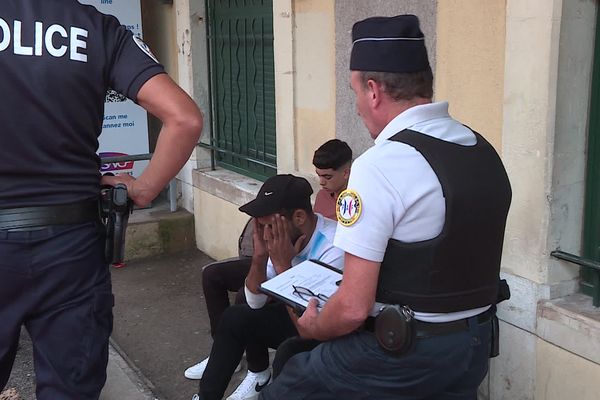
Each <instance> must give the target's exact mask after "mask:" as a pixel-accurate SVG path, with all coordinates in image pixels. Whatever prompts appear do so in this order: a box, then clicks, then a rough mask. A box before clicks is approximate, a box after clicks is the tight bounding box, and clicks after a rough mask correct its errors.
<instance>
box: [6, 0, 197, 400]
mask: <svg viewBox="0 0 600 400" xmlns="http://www.w3.org/2000/svg"><path fill="white" fill-rule="evenodd" d="M0 71H2V76H1V77H0V93H2V105H1V106H0V149H2V156H1V157H0V255H1V256H0V392H1V391H2V389H3V388H4V386H5V385H6V383H7V380H8V378H9V376H10V372H11V368H12V365H13V361H14V359H15V353H16V349H17V346H18V342H19V334H20V331H21V326H25V327H26V329H27V331H28V333H29V335H30V336H31V339H32V342H33V349H34V358H35V375H36V397H37V399H38V400H88V399H89V400H92V399H94V400H95V399H98V397H99V395H100V391H101V389H102V386H103V385H104V382H105V380H106V365H107V360H108V339H109V336H110V333H111V330H112V321H113V317H112V306H113V301H114V300H113V295H112V290H111V282H110V271H109V269H108V268H109V267H108V262H107V260H105V257H104V246H105V243H104V242H105V233H106V231H105V229H104V226H102V224H101V222H100V220H99V215H98V196H99V192H100V184H101V177H100V172H99V171H100V158H99V157H98V155H97V154H96V152H97V150H98V135H100V131H101V130H102V121H103V114H104V100H105V96H106V93H107V91H108V89H109V88H110V89H112V90H114V91H116V92H118V93H120V94H121V95H122V96H126V97H128V98H130V99H132V100H133V101H135V102H137V103H138V104H139V105H141V106H142V107H144V108H145V109H146V110H148V111H149V112H151V113H152V114H154V115H155V116H156V117H158V118H159V119H160V120H161V121H162V122H163V127H162V129H161V132H160V135H159V139H158V144H157V146H156V150H155V152H154V156H153V159H152V161H150V163H149V165H148V167H147V168H146V169H145V171H144V172H143V173H142V174H141V176H140V177H139V178H138V179H137V180H136V179H134V178H132V177H131V176H129V175H125V176H113V177H105V178H102V183H104V184H108V185H113V184H116V183H124V184H126V186H127V189H128V195H129V197H130V198H131V199H132V200H133V201H134V202H135V203H136V204H138V205H146V204H148V203H149V202H150V201H151V200H152V199H154V197H156V196H157V195H158V193H159V192H160V191H161V190H162V189H163V188H164V187H165V185H166V184H167V183H168V181H169V180H170V179H171V178H172V177H173V176H174V175H175V174H176V173H177V172H178V171H179V170H180V169H181V167H182V165H183V164H184V163H185V162H186V161H187V159H188V157H189V155H190V153H191V151H192V150H193V148H194V146H195V145H196V143H197V141H198V137H199V136H200V132H201V130H202V115H201V113H200V110H199V109H198V107H197V106H196V104H195V103H194V101H193V100H192V99H191V98H190V97H189V96H188V95H187V94H185V92H184V91H183V90H181V88H179V87H178V86H177V85H176V84H175V83H174V82H173V81H172V80H171V79H170V78H169V77H168V76H167V75H166V74H165V73H164V72H165V71H164V68H163V67H162V65H160V64H159V63H158V62H157V61H156V60H155V58H154V56H152V54H151V53H150V52H149V50H148V48H147V47H146V46H145V45H144V43H143V42H142V41H141V40H140V39H138V38H136V37H134V35H133V34H132V32H131V31H128V30H127V29H126V28H125V27H124V26H121V25H120V23H119V21H118V20H117V19H116V18H115V17H112V16H108V15H104V14H101V13H100V12H98V11H97V10H96V9H95V8H94V7H92V6H85V5H81V4H80V3H79V2H77V1H76V0H2V1H1V2H0Z"/></svg>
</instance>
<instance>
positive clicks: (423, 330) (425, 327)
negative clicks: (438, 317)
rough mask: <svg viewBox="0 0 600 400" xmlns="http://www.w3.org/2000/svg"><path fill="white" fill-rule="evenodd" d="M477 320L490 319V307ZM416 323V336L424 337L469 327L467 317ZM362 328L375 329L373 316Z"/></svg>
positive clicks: (486, 320)
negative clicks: (447, 320)
mask: <svg viewBox="0 0 600 400" xmlns="http://www.w3.org/2000/svg"><path fill="white" fill-rule="evenodd" d="M475 317H477V322H478V323H479V324H484V323H486V322H489V321H491V319H492V311H491V309H489V310H486V311H484V312H482V313H481V314H479V315H476V316H475ZM415 323H416V325H415V326H416V330H417V332H416V334H417V338H426V337H431V336H440V335H449V334H451V333H456V332H463V331H466V330H467V329H469V318H464V319H459V320H456V321H450V322H440V323H432V322H423V321H419V320H415ZM363 328H364V330H366V331H368V332H374V331H375V317H368V318H367V319H366V321H365V324H364V326H363Z"/></svg>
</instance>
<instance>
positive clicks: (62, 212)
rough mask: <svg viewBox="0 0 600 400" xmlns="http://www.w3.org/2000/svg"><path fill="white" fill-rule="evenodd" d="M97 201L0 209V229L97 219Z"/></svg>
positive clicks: (98, 215)
mask: <svg viewBox="0 0 600 400" xmlns="http://www.w3.org/2000/svg"><path fill="white" fill-rule="evenodd" d="M99 220H100V214H99V210H98V201H96V200H93V201H86V202H81V203H74V204H61V205H55V206H38V207H20V208H5V209H0V230H9V229H23V228H36V227H40V226H48V225H67V224H82V223H84V222H91V221H99Z"/></svg>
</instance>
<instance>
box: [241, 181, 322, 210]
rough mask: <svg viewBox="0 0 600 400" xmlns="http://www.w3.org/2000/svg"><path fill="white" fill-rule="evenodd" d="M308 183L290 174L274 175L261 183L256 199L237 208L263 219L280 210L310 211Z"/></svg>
mask: <svg viewBox="0 0 600 400" xmlns="http://www.w3.org/2000/svg"><path fill="white" fill-rule="evenodd" d="M312 193H313V190H312V187H311V186H310V183H308V181H307V180H306V179H304V178H301V177H299V176H294V175H290V174H285V175H275V176H272V177H270V178H269V179H267V180H266V181H265V183H263V185H262V187H261V188H260V190H259V191H258V194H257V195H256V198H255V199H254V200H252V201H251V202H249V203H246V204H244V205H243V206H241V207H240V208H239V210H240V211H242V212H244V213H246V214H248V215H250V216H251V217H264V216H266V215H271V214H274V213H277V212H280V211H281V210H295V209H298V208H301V209H303V210H311V209H312V205H311V203H310V195H311V194H312Z"/></svg>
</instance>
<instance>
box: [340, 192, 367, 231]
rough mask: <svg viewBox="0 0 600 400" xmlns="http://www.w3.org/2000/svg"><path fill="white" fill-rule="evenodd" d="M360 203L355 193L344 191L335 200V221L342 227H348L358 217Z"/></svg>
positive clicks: (360, 209) (360, 208)
mask: <svg viewBox="0 0 600 400" xmlns="http://www.w3.org/2000/svg"><path fill="white" fill-rule="evenodd" d="M361 211H362V201H361V200H360V196H359V195H358V193H357V192H355V191H354V190H351V189H346V190H344V191H343V192H342V193H340V195H339V196H338V198H337V204H336V209H335V213H336V216H337V220H338V221H339V222H340V223H341V224H342V225H344V226H350V225H352V224H353V223H355V222H356V221H357V220H358V218H359V217H360V213H361Z"/></svg>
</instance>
